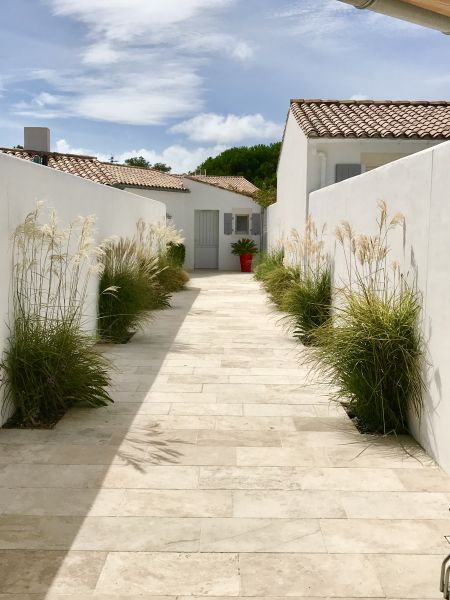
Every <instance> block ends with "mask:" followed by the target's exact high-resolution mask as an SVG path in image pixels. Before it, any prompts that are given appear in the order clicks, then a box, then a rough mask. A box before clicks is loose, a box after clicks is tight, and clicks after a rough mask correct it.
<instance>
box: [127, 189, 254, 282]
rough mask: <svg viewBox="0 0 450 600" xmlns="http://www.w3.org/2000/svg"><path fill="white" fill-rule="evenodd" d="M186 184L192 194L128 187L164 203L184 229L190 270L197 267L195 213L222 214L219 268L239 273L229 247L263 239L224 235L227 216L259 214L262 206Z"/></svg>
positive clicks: (238, 197) (217, 190) (176, 223)
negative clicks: (241, 240) (214, 212)
mask: <svg viewBox="0 0 450 600" xmlns="http://www.w3.org/2000/svg"><path fill="white" fill-rule="evenodd" d="M183 181H184V185H185V187H187V188H188V189H189V190H190V192H189V193H184V192H164V191H158V190H140V189H136V188H129V191H132V192H133V193H135V194H140V195H142V196H146V197H148V198H155V199H156V200H159V201H161V202H164V204H165V205H166V208H167V214H168V215H170V216H171V217H172V222H173V223H174V224H175V225H176V226H177V227H178V228H179V229H182V230H183V236H184V237H185V239H186V241H185V245H186V263H185V266H186V268H187V269H193V268H194V211H195V210H218V211H219V269H220V270H223V271H234V270H239V268H240V267H239V258H238V257H237V256H233V255H232V254H231V252H230V244H231V243H232V242H235V241H236V240H238V239H239V238H242V237H249V238H251V239H253V240H255V242H256V243H257V244H258V245H259V240H260V236H259V235H257V236H252V235H248V236H242V235H235V234H232V235H225V234H224V232H223V231H224V223H223V220H224V217H223V215H224V213H236V212H237V213H246V212H248V213H249V214H250V215H251V214H252V213H259V212H260V207H259V206H258V204H256V203H255V202H253V200H252V199H251V198H248V197H247V196H242V195H241V194H236V193H234V192H230V191H227V190H223V189H221V188H217V187H215V186H212V185H209V184H206V183H200V182H198V181H193V180H192V179H188V178H185V179H184V180H183Z"/></svg>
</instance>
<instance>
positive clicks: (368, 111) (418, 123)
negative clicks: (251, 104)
mask: <svg viewBox="0 0 450 600" xmlns="http://www.w3.org/2000/svg"><path fill="white" fill-rule="evenodd" d="M291 111H292V114H293V115H294V117H295V119H296V120H297V123H298V124H299V125H300V127H301V128H302V130H303V132H304V133H305V135H306V136H307V137H309V138H396V139H432V140H446V139H450V102H445V101H441V102H427V101H423V102H419V101H408V100H405V101H400V100H396V101H394V100H291Z"/></svg>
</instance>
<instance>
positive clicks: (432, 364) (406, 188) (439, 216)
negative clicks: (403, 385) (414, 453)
mask: <svg viewBox="0 0 450 600" xmlns="http://www.w3.org/2000/svg"><path fill="white" fill-rule="evenodd" d="M449 165H450V142H447V143H444V144H440V145H439V146H436V147H435V148H433V149H430V150H425V151H423V152H420V153H418V154H414V155H413V156H410V157H407V158H404V159H402V160H398V161H396V162H394V163H391V164H388V165H385V166H384V167H381V168H379V169H376V170H374V171H371V172H369V173H366V174H364V175H360V176H358V177H354V178H352V179H348V180H346V181H344V182H342V183H339V184H335V185H333V186H330V187H327V188H324V189H322V190H319V191H316V192H314V193H312V194H311V195H310V210H311V215H312V217H313V218H314V220H315V221H316V223H317V224H318V225H321V224H322V223H324V222H326V223H327V224H328V231H330V232H332V231H333V230H334V227H335V225H336V224H338V223H339V222H340V221H341V220H342V219H346V220H348V221H349V222H350V223H351V225H352V226H353V227H354V228H355V230H356V231H357V232H360V233H369V234H370V233H375V228H376V223H375V219H376V216H377V202H378V200H380V199H384V200H385V201H386V202H387V204H388V209H389V212H390V213H391V214H394V213H396V212H401V213H403V214H404V215H405V217H406V226H405V228H404V231H396V233H395V235H393V236H392V260H394V259H396V260H399V261H400V262H401V264H402V265H403V269H404V270H405V271H409V272H410V273H411V274H413V273H416V276H417V282H418V286H419V289H420V290H421V292H422V294H423V322H422V328H423V334H424V338H425V340H426V341H427V347H428V361H429V366H428V367H427V374H426V377H427V381H428V390H427V392H426V393H425V395H424V404H425V408H424V413H423V417H422V420H421V423H420V424H418V423H415V422H414V421H412V423H411V428H412V431H413V434H414V435H415V437H416V438H417V439H418V440H419V442H420V443H421V444H422V445H423V446H424V447H425V449H426V450H427V451H428V452H429V453H430V454H431V455H432V456H433V457H434V458H435V459H436V460H437V462H438V463H439V464H440V465H441V466H442V467H443V468H444V469H445V470H446V471H447V472H449V473H450V435H449V424H450V368H449V365H450V326H449V322H450V321H449V312H448V308H447V307H448V303H449V299H450V259H449V256H450V202H449V190H450V168H449ZM327 243H328V248H329V249H330V251H331V254H332V255H333V256H334V257H335V259H336V262H335V267H336V272H335V278H337V280H339V278H340V277H345V267H344V264H343V259H342V252H341V251H340V250H339V249H337V248H336V245H335V242H334V239H333V237H332V235H331V234H328V236H327Z"/></svg>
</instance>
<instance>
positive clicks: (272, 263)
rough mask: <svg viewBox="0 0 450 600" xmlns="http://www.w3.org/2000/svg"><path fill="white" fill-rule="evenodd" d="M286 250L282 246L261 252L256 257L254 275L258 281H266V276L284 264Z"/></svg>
mask: <svg viewBox="0 0 450 600" xmlns="http://www.w3.org/2000/svg"><path fill="white" fill-rule="evenodd" d="M283 258H284V251H283V249H282V248H279V249H274V250H269V251H268V252H260V253H259V254H258V257H257V259H256V265H255V269H254V272H253V276H254V277H255V279H256V280H257V281H264V279H265V278H266V276H267V275H268V274H269V273H270V272H271V271H273V270H274V269H276V268H277V267H282V266H283Z"/></svg>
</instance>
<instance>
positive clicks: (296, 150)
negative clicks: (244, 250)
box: [267, 111, 308, 248]
mask: <svg viewBox="0 0 450 600" xmlns="http://www.w3.org/2000/svg"><path fill="white" fill-rule="evenodd" d="M307 155H308V141H307V139H306V136H305V134H304V133H303V131H302V130H301V129H300V127H299V126H298V123H297V121H296V120H295V117H294V116H293V115H292V113H291V112H290V111H289V114H288V118H287V123H286V129H285V132H284V138H283V144H282V146H281V154H280V160H279V163H278V171H277V182H278V183H277V201H276V203H275V204H272V206H269V208H268V210H267V243H268V246H269V248H270V247H273V246H274V245H275V244H276V243H277V242H278V240H280V239H281V238H282V237H283V235H288V234H289V232H290V230H291V229H292V228H293V227H295V228H297V229H299V228H302V227H303V225H304V223H305V218H306V198H307V196H306V191H307V162H308V161H307Z"/></svg>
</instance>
